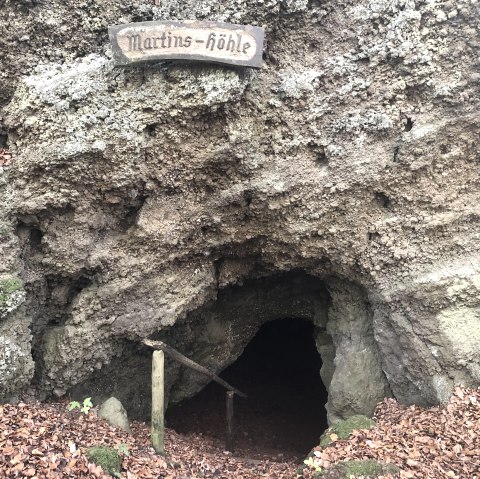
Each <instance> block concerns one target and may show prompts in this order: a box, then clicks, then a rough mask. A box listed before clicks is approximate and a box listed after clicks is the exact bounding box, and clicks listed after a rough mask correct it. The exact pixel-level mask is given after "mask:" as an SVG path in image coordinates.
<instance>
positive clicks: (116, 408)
mask: <svg viewBox="0 0 480 479" xmlns="http://www.w3.org/2000/svg"><path fill="white" fill-rule="evenodd" d="M98 416H99V417H101V418H102V419H105V421H107V422H108V424H110V426H114V427H119V428H120V429H123V430H124V431H126V432H128V433H129V434H132V430H131V428H130V422H129V421H128V415H127V411H125V408H124V407H123V406H122V403H121V402H120V401H119V400H118V399H117V398H114V397H111V398H109V399H107V400H106V401H105V402H104V403H102V404H101V405H100V408H99V409H98Z"/></svg>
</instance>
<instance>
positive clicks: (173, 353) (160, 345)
mask: <svg viewBox="0 0 480 479" xmlns="http://www.w3.org/2000/svg"><path fill="white" fill-rule="evenodd" d="M143 344H145V345H146V346H149V347H151V348H154V349H159V350H161V351H163V352H164V353H165V354H168V356H170V357H171V358H172V359H175V361H178V362H179V363H180V364H183V365H184V366H187V367H188V368H190V369H193V370H194V371H197V372H199V373H202V374H205V376H208V377H209V378H210V379H212V380H213V381H215V382H216V383H218V384H220V385H221V386H223V387H224V388H225V389H228V390H229V391H232V392H234V393H235V394H237V395H238V396H240V397H242V398H246V397H247V395H246V394H244V393H242V391H239V390H238V389H236V388H234V387H233V386H230V384H228V383H227V382H226V381H224V380H223V379H222V378H219V377H218V376H217V375H216V374H214V373H212V372H211V371H210V370H208V369H207V368H205V367H203V366H200V364H198V363H196V362H195V361H192V360H191V359H189V358H187V357H186V356H184V355H183V354H182V353H180V352H178V351H177V350H176V349H174V348H172V347H171V346H169V345H168V344H165V343H164V342H163V341H153V340H151V339H144V340H143Z"/></svg>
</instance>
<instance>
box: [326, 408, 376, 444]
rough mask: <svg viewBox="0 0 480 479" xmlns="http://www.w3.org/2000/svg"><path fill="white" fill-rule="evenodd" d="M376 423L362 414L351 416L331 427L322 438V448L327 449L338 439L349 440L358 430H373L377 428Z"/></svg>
mask: <svg viewBox="0 0 480 479" xmlns="http://www.w3.org/2000/svg"><path fill="white" fill-rule="evenodd" d="M375 425H376V424H375V421H374V420H373V419H370V418H368V417H366V416H362V415H361V414H357V415H355V416H351V417H349V418H348V419H345V420H344V421H340V422H337V423H336V424H334V425H333V426H331V427H329V428H328V429H327V430H326V431H325V432H324V433H323V434H322V436H321V437H320V446H321V447H327V446H328V445H329V444H330V443H331V442H333V441H334V440H337V439H347V438H348V436H350V434H351V433H352V431H355V430H356V429H371V428H372V427H375Z"/></svg>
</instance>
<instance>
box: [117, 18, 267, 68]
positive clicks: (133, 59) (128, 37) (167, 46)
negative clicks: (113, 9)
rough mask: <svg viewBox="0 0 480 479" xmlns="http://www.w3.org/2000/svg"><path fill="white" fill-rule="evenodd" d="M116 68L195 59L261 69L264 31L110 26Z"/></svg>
mask: <svg viewBox="0 0 480 479" xmlns="http://www.w3.org/2000/svg"><path fill="white" fill-rule="evenodd" d="M108 33H109V36H110V41H111V43H112V48H113V57H114V61H115V64H116V65H131V64H135V63H139V62H147V61H161V60H192V61H202V62H211V63H226V64H228V65H236V66H245V67H254V68H260V67H261V66H262V53H263V39H264V29H263V28H260V27H253V26H250V25H234V24H231V23H221V22H200V21H196V20H191V21H184V22H163V21H155V22H139V23H128V24H126V25H115V26H110V27H108Z"/></svg>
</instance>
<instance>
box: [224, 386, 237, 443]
mask: <svg viewBox="0 0 480 479" xmlns="http://www.w3.org/2000/svg"><path fill="white" fill-rule="evenodd" d="M234 396H235V393H234V392H233V391H227V437H226V441H225V449H226V450H227V451H230V452H233V449H234V447H235V440H234V435H233V398H234Z"/></svg>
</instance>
